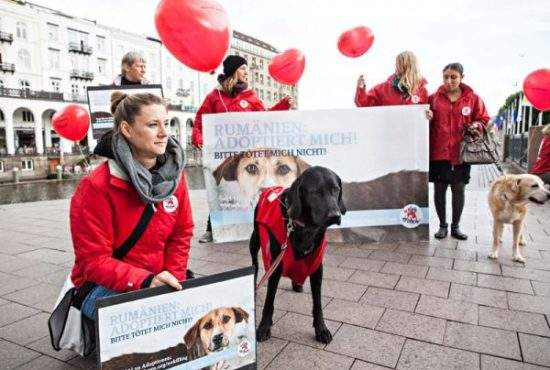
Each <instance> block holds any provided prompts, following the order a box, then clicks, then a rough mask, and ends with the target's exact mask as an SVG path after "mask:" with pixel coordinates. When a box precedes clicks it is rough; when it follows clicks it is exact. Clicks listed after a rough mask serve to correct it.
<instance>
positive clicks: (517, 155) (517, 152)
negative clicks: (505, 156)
mask: <svg viewBox="0 0 550 370" xmlns="http://www.w3.org/2000/svg"><path fill="white" fill-rule="evenodd" d="M528 142H529V133H527V132H525V133H523V134H517V135H510V151H509V154H510V159H511V160H513V161H514V162H516V163H517V164H518V165H519V166H521V167H523V168H524V169H527V160H528V152H527V146H528Z"/></svg>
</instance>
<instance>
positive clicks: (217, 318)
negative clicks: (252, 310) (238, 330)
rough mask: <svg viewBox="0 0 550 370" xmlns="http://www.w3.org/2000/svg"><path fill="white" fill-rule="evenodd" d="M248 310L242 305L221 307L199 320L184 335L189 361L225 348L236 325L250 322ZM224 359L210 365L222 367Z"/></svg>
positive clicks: (231, 337) (214, 367)
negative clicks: (241, 306)
mask: <svg viewBox="0 0 550 370" xmlns="http://www.w3.org/2000/svg"><path fill="white" fill-rule="evenodd" d="M248 318H249V315H248V312H246V311H245V310H243V309H242V308H240V307H219V308H216V309H213V310H211V311H210V312H208V313H207V314H205V315H204V316H202V317H201V318H200V319H198V320H197V322H196V323H195V325H193V326H192V327H191V328H190V329H189V330H188V331H187V333H185V336H184V342H185V345H186V347H187V359H188V361H192V360H195V359H197V358H199V357H203V356H207V355H209V354H210V353H213V352H221V351H223V350H225V349H226V348H227V347H228V346H229V345H230V343H231V342H232V340H233V339H234V338H233V337H234V334H235V325H236V324H238V323H241V322H243V321H244V322H245V323H247V324H248ZM223 367H224V364H223V361H222V362H218V363H217V364H215V365H213V366H211V367H210V369H222V368H223Z"/></svg>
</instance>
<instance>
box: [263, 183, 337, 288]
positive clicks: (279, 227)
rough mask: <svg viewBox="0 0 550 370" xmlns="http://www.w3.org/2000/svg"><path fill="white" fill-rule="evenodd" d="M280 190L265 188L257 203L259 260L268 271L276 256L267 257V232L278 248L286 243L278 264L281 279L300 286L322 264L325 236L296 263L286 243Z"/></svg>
mask: <svg viewBox="0 0 550 370" xmlns="http://www.w3.org/2000/svg"><path fill="white" fill-rule="evenodd" d="M283 190H284V188H283V187H282V186H274V187H271V188H267V189H265V190H264V191H263V192H262V194H261V195H260V199H259V201H258V206H257V207H258V209H257V215H256V222H257V223H258V229H259V233H260V245H261V248H262V260H263V262H264V269H265V271H267V270H269V267H270V266H271V263H272V261H273V260H274V259H275V258H276V257H277V256H275V257H273V256H271V251H270V248H269V231H271V233H272V234H273V236H275V239H277V242H278V243H279V244H280V245H281V247H282V245H283V244H284V243H285V242H287V243H288V244H287V248H286V250H285V252H284V253H285V254H284V256H283V260H282V262H281V264H282V269H283V276H286V277H288V278H290V279H291V280H292V281H293V282H295V283H298V284H300V285H302V284H304V281H305V280H306V279H307V278H308V277H309V276H310V275H311V274H313V273H314V272H315V271H316V270H317V269H318V268H319V266H320V265H321V262H323V257H324V256H325V251H326V249H327V240H326V233H325V235H324V236H323V240H322V241H321V245H320V246H319V247H317V248H316V249H315V251H314V252H313V253H312V254H310V255H309V256H306V257H304V258H302V259H299V260H297V259H296V258H295V257H294V249H293V248H292V244H291V242H290V239H288V240H287V236H286V233H287V226H286V223H285V220H284V217H283V212H282V210H281V201H280V199H279V198H280V196H281V194H282V192H283Z"/></svg>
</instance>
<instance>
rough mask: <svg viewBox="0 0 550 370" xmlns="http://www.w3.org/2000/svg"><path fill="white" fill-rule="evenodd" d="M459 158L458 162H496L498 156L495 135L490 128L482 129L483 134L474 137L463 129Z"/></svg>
mask: <svg viewBox="0 0 550 370" xmlns="http://www.w3.org/2000/svg"><path fill="white" fill-rule="evenodd" d="M459 158H460V163H464V164H492V163H497V162H498V160H499V158H500V156H499V153H498V145H497V142H496V138H495V135H494V134H493V133H492V132H490V130H483V134H482V135H480V136H479V137H478V138H475V137H474V136H473V135H472V134H470V133H469V132H468V130H464V137H463V139H462V142H461V143H460V157H459Z"/></svg>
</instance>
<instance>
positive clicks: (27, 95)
mask: <svg viewBox="0 0 550 370" xmlns="http://www.w3.org/2000/svg"><path fill="white" fill-rule="evenodd" d="M129 51H138V52H140V53H141V54H142V55H143V56H144V58H145V59H146V62H147V72H146V77H147V79H148V80H149V81H150V83H154V84H162V87H163V94H164V97H165V98H167V99H168V101H169V103H170V105H169V116H170V126H171V129H172V134H173V135H174V136H176V137H177V138H178V139H179V140H180V142H181V143H182V144H183V145H185V144H186V143H189V142H190V134H191V127H192V124H193V119H194V115H195V112H196V110H197V107H198V106H200V104H201V102H202V101H203V99H204V97H205V96H206V94H208V93H209V91H210V90H211V89H212V88H214V87H215V85H216V76H215V75H206V74H200V73H198V72H196V71H193V70H191V69H189V68H187V67H186V66H184V65H183V64H181V63H180V62H179V61H178V60H177V59H175V58H174V57H173V56H172V55H171V54H170V53H169V52H168V51H167V49H166V48H164V47H163V46H162V44H161V42H160V41H159V40H157V39H155V38H151V37H147V36H145V35H139V34H135V33H131V32H127V31H123V30H120V29H116V28H113V27H108V26H104V25H101V24H98V23H96V22H95V21H92V20H87V19H82V18H77V17H72V16H70V15H68V14H64V13H61V12H59V11H56V10H54V9H49V8H46V7H43V6H39V5H35V4H32V3H29V2H26V1H21V0H15V1H14V0H12V1H9V0H0V182H1V181H9V180H10V179H11V175H12V174H11V172H12V169H13V168H17V169H18V170H20V171H21V173H20V174H21V178H22V179H27V178H28V179H31V178H43V177H46V175H47V174H48V172H51V170H52V168H55V165H56V164H58V163H59V160H60V159H59V157H61V152H62V153H64V158H65V159H68V158H70V156H71V155H74V156H75V157H76V158H78V157H80V158H81V156H82V153H86V152H88V151H90V150H92V149H93V148H94V147H95V145H96V144H97V143H96V141H95V140H94V139H93V138H92V135H91V128H90V131H89V133H88V135H87V137H85V138H84V139H83V140H82V141H81V142H80V143H73V142H70V141H68V140H65V139H63V138H60V137H59V136H58V135H57V134H56V133H55V131H53V130H52V127H51V118H52V116H53V114H54V113H55V111H57V110H59V109H62V108H63V107H64V106H65V105H67V104H69V103H74V104H81V105H82V106H83V107H85V108H87V95H86V88H87V87H88V86H97V85H109V84H111V83H112V81H113V79H114V77H115V76H116V75H118V74H120V73H121V70H120V61H121V60H122V56H123V55H124V54H125V53H127V52H129ZM231 52H232V53H235V54H240V55H243V56H244V57H245V58H246V59H247V60H248V61H249V66H250V84H251V87H252V88H254V89H255V90H256V92H257V94H258V96H259V97H260V98H261V99H262V100H264V101H265V103H266V106H271V105H273V104H275V103H276V102H277V101H278V100H279V99H280V98H281V97H282V96H284V94H289V95H294V96H295V97H296V98H297V88H296V87H286V86H283V85H280V84H277V83H275V82H274V81H272V80H271V77H269V75H268V73H267V65H268V64H269V60H270V59H271V57H272V56H273V55H274V54H276V53H277V50H276V49H275V48H274V47H272V46H271V45H268V44H266V43H264V42H262V41H260V40H258V39H255V38H253V37H250V36H247V35H244V34H242V33H240V32H237V31H234V33H233V41H232V44H231ZM296 100H297V99H296Z"/></svg>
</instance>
